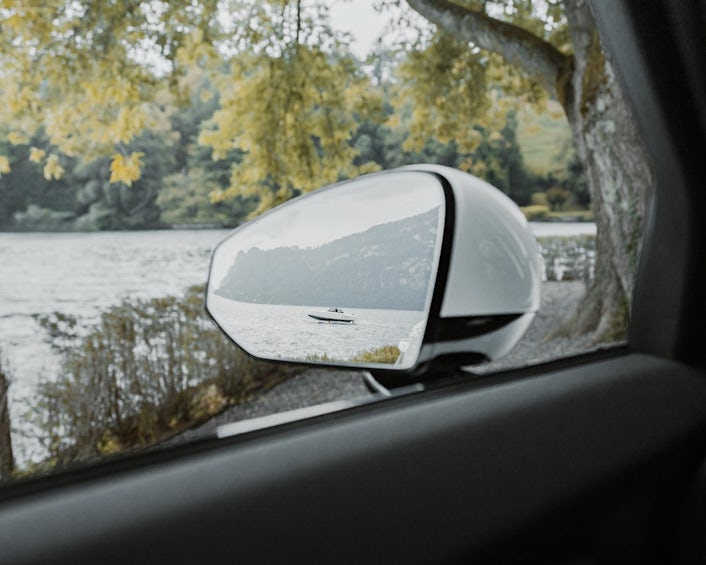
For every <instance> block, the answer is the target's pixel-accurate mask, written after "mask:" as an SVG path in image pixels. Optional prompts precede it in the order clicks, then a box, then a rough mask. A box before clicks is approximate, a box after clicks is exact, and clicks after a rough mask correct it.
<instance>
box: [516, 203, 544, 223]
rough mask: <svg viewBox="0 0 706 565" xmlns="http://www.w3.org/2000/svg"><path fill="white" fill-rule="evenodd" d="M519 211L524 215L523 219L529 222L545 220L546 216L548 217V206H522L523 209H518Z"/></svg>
mask: <svg viewBox="0 0 706 565" xmlns="http://www.w3.org/2000/svg"><path fill="white" fill-rule="evenodd" d="M520 210H522V213H523V214H524V215H525V218H527V220H528V221H530V222H538V221H542V220H546V219H547V216H548V215H549V207H548V206H540V205H535V206H524V207H523V208H520Z"/></svg>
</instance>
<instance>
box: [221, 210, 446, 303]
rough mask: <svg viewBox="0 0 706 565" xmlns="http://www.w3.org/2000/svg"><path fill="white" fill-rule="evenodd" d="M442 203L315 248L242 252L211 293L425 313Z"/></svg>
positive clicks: (258, 300)
mask: <svg viewBox="0 0 706 565" xmlns="http://www.w3.org/2000/svg"><path fill="white" fill-rule="evenodd" d="M438 216H439V208H438V207H437V208H434V209H432V210H430V211H428V212H425V213H422V214H419V215H417V216H412V217H410V218H406V219H404V220H399V221H395V222H389V223H386V224H381V225H378V226H375V227H372V228H370V229H368V230H366V231H363V232H360V233H355V234H352V235H350V236H346V237H342V238H340V239H337V240H334V241H331V242H329V243H326V244H323V245H321V246H318V247H306V248H301V247H278V248H274V249H267V250H263V249H260V248H257V247H255V248H252V249H250V250H248V251H247V252H243V251H241V252H239V253H238V256H237V257H236V258H235V261H234V262H233V265H232V266H231V268H230V270H229V271H228V274H227V275H226V276H225V277H224V279H223V281H222V282H221V284H220V286H219V288H218V289H217V290H216V294H219V295H221V296H224V297H226V298H230V299H232V300H238V301H241V302H255V303H264V304H287V305H293V306H339V307H346V308H382V309H400V310H423V309H424V303H425V300H426V296H427V290H428V288H429V284H430V276H431V270H432V263H433V262H434V248H435V241H436V233H437V224H438Z"/></svg>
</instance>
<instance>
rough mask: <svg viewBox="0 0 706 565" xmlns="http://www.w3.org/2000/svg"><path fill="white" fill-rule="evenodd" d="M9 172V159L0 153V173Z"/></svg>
mask: <svg viewBox="0 0 706 565" xmlns="http://www.w3.org/2000/svg"><path fill="white" fill-rule="evenodd" d="M9 172H10V160H9V159H8V158H7V157H6V156H5V155H0V175H6V174H7V173H9Z"/></svg>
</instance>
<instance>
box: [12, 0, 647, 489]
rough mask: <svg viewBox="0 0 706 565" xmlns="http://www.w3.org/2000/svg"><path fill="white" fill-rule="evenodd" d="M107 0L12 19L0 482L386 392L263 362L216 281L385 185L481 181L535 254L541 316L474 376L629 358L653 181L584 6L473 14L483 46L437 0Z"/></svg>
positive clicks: (347, 377)
mask: <svg viewBox="0 0 706 565" xmlns="http://www.w3.org/2000/svg"><path fill="white" fill-rule="evenodd" d="M103 4H104V5H102V6H101V9H100V10H95V9H94V3H92V2H87V1H83V0H78V1H77V0H71V1H68V0H67V1H66V2H55V3H52V4H51V5H49V6H39V5H38V4H37V3H36V2H32V1H29V0H25V1H18V2H12V3H9V4H6V5H4V7H2V8H0V26H2V29H3V33H2V34H1V35H0V57H2V69H3V70H2V73H0V91H2V93H3V94H4V100H5V101H6V104H4V105H3V106H2V107H1V108H0V124H2V125H1V126H0V478H2V479H3V480H9V479H12V478H17V477H26V476H31V475H34V474H38V473H43V472H50V471H54V470H56V469H61V468H63V467H64V466H65V465H68V464H74V463H77V462H90V461H93V460H95V459H96V458H99V457H102V456H105V455H110V454H115V453H121V452H126V451H128V450H130V451H131V452H132V451H134V450H135V449H147V448H152V447H153V446H165V445H167V446H168V445H172V444H177V443H180V442H184V441H190V440H193V439H197V438H199V437H203V435H204V434H205V433H210V432H212V431H213V430H216V429H217V428H218V427H219V426H220V425H221V424H224V423H233V422H237V421H247V420H250V419H252V418H256V417H259V416H264V415H268V414H273V413H282V412H287V411H290V410H294V409H299V408H302V407H306V406H313V405H320V404H322V403H325V402H330V401H341V400H354V399H359V398H364V397H369V396H370V394H371V392H370V390H369V388H368V386H366V383H365V382H364V380H363V378H362V376H361V372H360V371H353V370H350V369H340V370H335V369H326V368H322V367H320V366H318V367H313V368H307V367H305V366H301V365H288V364H278V363H274V362H264V361H258V360H255V359H253V358H251V357H249V356H248V355H246V354H245V353H244V352H243V351H242V350H240V349H239V348H238V347H237V346H236V345H234V344H233V343H232V342H231V341H229V340H228V339H227V338H226V337H225V336H224V335H223V334H222V333H221V332H220V331H219V329H218V328H217V327H216V326H215V325H214V323H213V322H212V321H211V320H210V319H209V317H208V316H207V315H206V313H205V311H204V284H205V282H206V279H207V276H208V270H209V263H210V257H211V252H212V251H213V249H214V248H215V247H216V245H217V244H218V243H219V242H220V241H221V240H222V239H223V238H224V237H225V236H226V235H227V234H228V233H229V232H230V230H231V229H232V228H234V227H237V226H239V225H241V224H242V223H244V222H246V221H248V220H249V219H251V218H254V217H256V216H258V215H260V214H262V213H263V212H265V211H266V210H268V209H271V208H272V207H274V206H276V205H278V204H281V203H283V202H286V201H287V200H289V199H291V198H293V197H295V196H298V195H300V194H304V193H307V192H310V191H312V190H315V189H317V188H319V187H322V186H325V185H329V184H332V183H335V182H338V181H341V180H345V179H349V178H354V177H357V176H359V175H361V174H365V173H369V172H373V171H378V170H387V169H394V168H396V167H399V166H402V165H406V164H412V163H438V164H443V165H448V166H451V167H455V168H458V169H461V170H463V171H466V172H469V173H471V174H473V175H476V176H478V177H480V178H482V179H484V180H486V181H487V182H489V183H491V184H492V185H494V186H496V187H497V188H498V189H500V190H501V191H502V192H504V193H505V194H507V195H508V196H509V197H510V198H511V199H512V200H513V201H514V202H515V203H516V204H517V205H518V206H519V207H520V209H521V210H522V212H523V213H524V214H525V216H526V218H527V219H528V220H529V222H530V226H531V229H532V230H533V232H534V233H535V234H536V236H537V239H538V242H539V247H540V252H541V262H542V277H543V282H542V302H541V309H540V312H539V313H538V314H537V316H536V317H535V319H534V321H533V323H532V325H531V326H530V327H529V329H528V331H527V333H526V334H525V337H524V338H523V339H522V340H521V341H520V342H519V344H518V345H517V346H516V347H515V349H514V350H513V351H512V352H511V353H510V354H509V355H507V356H506V357H505V358H503V359H499V360H496V361H493V362H491V363H486V364H483V365H479V366H474V367H468V368H466V369H467V370H468V371H470V372H472V373H477V374H481V373H483V374H485V373H490V372H493V371H497V370H500V369H506V368H509V367H521V366H525V365H528V364H533V363H539V362H543V361H547V360H551V359H555V358H558V357H564V356H568V355H574V354H576V353H577V352H582V351H587V350H592V349H596V348H602V347H611V346H614V345H616V344H621V343H623V342H624V340H625V337H626V331H627V321H628V319H629V315H630V296H631V294H632V288H633V279H634V273H635V269H636V266H637V261H638V258H639V251H640V236H641V230H642V222H643V218H644V217H645V208H646V201H647V195H648V191H649V188H650V185H651V177H650V172H649V168H648V164H647V160H646V156H645V152H644V150H643V148H642V144H641V143H640V141H639V137H638V135H637V131H636V127H635V125H634V123H633V121H632V117H631V112H630V109H629V107H628V105H627V102H626V100H625V98H624V97H623V94H622V90H621V87H620V84H619V81H618V78H617V77H616V74H615V70H614V68H613V66H612V64H611V60H610V57H609V55H608V54H607V53H606V51H605V50H604V47H603V44H602V42H601V38H600V35H599V34H598V32H597V30H596V29H595V28H593V27H592V26H591V25H590V22H591V21H592V16H591V13H590V8H589V6H588V5H586V3H580V2H575V3H570V4H571V7H570V9H569V11H568V12H564V11H563V9H564V8H563V4H565V3H556V5H555V3H536V2H531V1H529V0H527V1H524V0H521V1H517V0H513V1H512V2H510V1H500V0H499V1H482V2H481V1H477V0H468V1H465V2H459V4H461V5H462V6H463V9H465V10H467V16H468V17H470V18H478V19H482V20H483V21H484V22H486V23H489V28H488V29H489V31H488V34H487V35H484V36H476V35H474V33H473V32H472V31H470V30H467V29H465V28H464V27H463V26H462V25H461V22H460V20H459V19H448V18H444V17H443V14H442V13H440V12H438V10H439V8H438V7H436V6H435V3H434V2H430V1H429V2H427V1H420V2H410V4H414V5H415V8H416V9H417V10H418V11H415V10H412V9H411V8H410V7H409V6H408V5H407V3H405V2H402V3H400V5H399V6H396V5H390V4H395V3H389V2H383V1H379V2H378V1H375V0H369V1H366V2H355V3H353V2H350V3H346V2H328V1H323V0H321V1H318V0H312V1H311V2H301V1H297V0H291V1H289V2H282V1H274V0H273V1H269V2H255V1H253V2H247V1H246V2H237V3H233V2H225V1H223V2H210V1H209V2H201V1H189V2H179V1H177V2H169V3H165V2H156V1H154V2H152V1H144V2H140V3H139V8H138V9H135V10H133V11H131V12H129V13H125V12H124V11H123V9H122V5H121V4H120V3H110V2H105V3H103ZM376 10H379V11H376ZM371 22H375V25H371ZM435 22H441V23H440V25H439V26H437V25H436V23H435ZM497 22H503V24H502V25H503V26H504V29H508V28H507V26H508V25H510V26H515V27H516V28H517V29H520V28H521V29H523V30H524V31H525V32H528V33H529V34H531V36H528V35H527V33H521V34H504V35H503V38H502V39H500V36H499V35H497V36H496V35H495V34H496V32H497V31H498V29H499V27H500V24H498V23H497ZM587 22H588V23H589V24H587ZM528 37H531V41H530V43H532V44H533V45H534V52H533V53H532V55H531V56H530V55H524V54H525V53H529V52H528V51H526V50H525V49H524V47H525V45H524V41H528V39H527V38H528ZM488 38H495V39H498V40H497V41H489V42H488V43H487V44H486V43H484V41H485V40H486V39H488ZM616 155H619V156H620V157H619V158H616ZM403 197H404V196H403V195H401V196H399V198H403ZM275 356H276V355H275Z"/></svg>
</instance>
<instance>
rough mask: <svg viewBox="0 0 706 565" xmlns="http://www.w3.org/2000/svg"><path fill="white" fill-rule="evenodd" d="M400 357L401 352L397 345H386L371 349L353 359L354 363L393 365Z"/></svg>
mask: <svg viewBox="0 0 706 565" xmlns="http://www.w3.org/2000/svg"><path fill="white" fill-rule="evenodd" d="M399 356H400V350H399V348H398V347H397V346H396V345H384V346H383V347H378V348H376V349H369V350H368V351H363V352H362V353H358V355H356V356H355V357H353V358H352V359H351V361H352V362H353V363H389V364H393V363H395V361H397V359H398V358H399Z"/></svg>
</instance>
